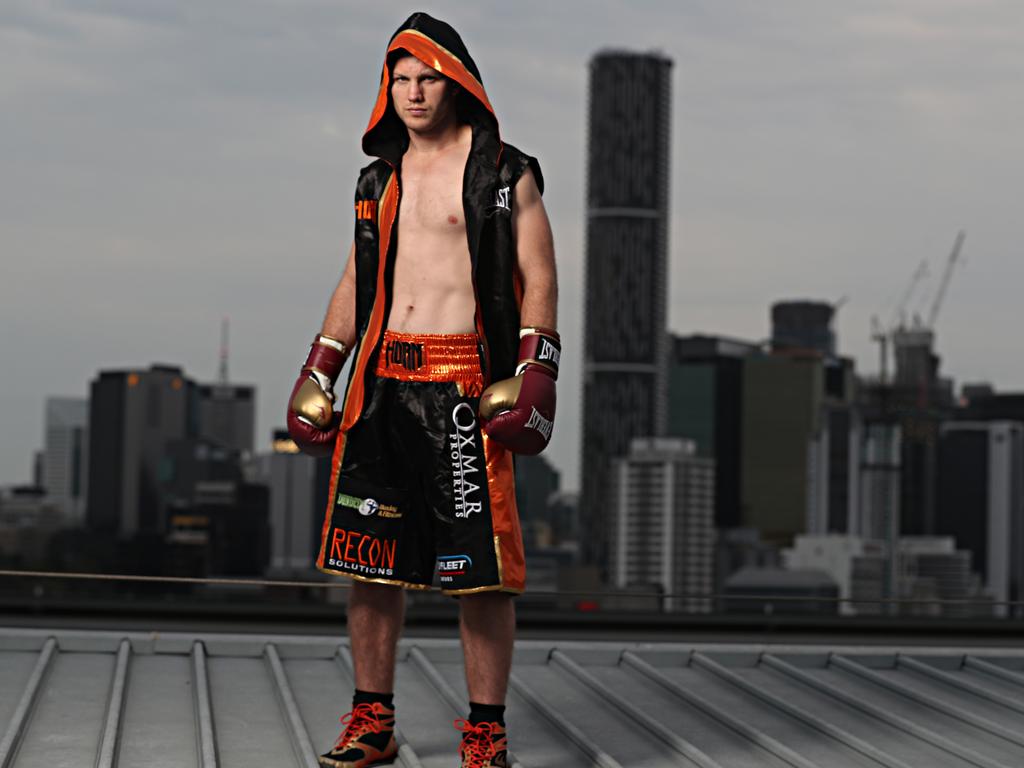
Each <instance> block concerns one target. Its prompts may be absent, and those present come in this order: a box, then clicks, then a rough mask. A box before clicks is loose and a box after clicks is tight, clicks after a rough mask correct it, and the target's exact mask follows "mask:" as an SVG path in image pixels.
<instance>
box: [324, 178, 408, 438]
mask: <svg viewBox="0 0 1024 768" xmlns="http://www.w3.org/2000/svg"><path fill="white" fill-rule="evenodd" d="M377 210H378V212H379V213H378V217H377V232H378V237H379V242H380V247H379V248H378V251H377V292H376V295H375V296H374V299H373V309H372V310H371V312H370V322H369V323H368V324H367V327H366V333H364V334H363V338H362V341H360V343H359V356H358V358H357V359H356V361H355V362H354V363H353V365H354V366H355V368H354V370H353V371H352V378H351V384H350V386H349V391H348V394H346V395H345V408H344V410H343V411H342V418H341V429H340V431H339V435H338V439H339V441H340V440H341V435H342V434H344V433H345V432H346V431H348V430H349V429H351V427H352V425H353V424H355V423H356V422H357V421H358V420H359V415H360V414H361V413H362V412H363V397H364V395H365V390H366V382H365V374H366V365H367V363H368V362H369V360H370V355H371V354H373V350H374V348H375V347H376V346H377V339H378V337H379V336H380V332H381V329H382V328H383V326H384V304H385V302H384V298H383V297H384V272H385V269H386V268H387V262H388V248H389V247H390V246H391V227H392V225H393V224H394V223H395V214H396V213H397V212H398V180H397V177H396V174H395V173H394V172H392V173H391V178H390V179H388V183H387V186H385V187H384V194H382V195H381V197H380V205H379V206H378V207H377ZM335 453H337V450H335Z"/></svg>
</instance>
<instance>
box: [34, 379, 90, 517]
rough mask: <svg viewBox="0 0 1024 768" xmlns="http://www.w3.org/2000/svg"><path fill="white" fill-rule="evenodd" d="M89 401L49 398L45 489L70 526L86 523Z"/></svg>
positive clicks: (45, 451) (45, 449) (45, 450)
mask: <svg viewBox="0 0 1024 768" xmlns="http://www.w3.org/2000/svg"><path fill="white" fill-rule="evenodd" d="M88 425H89V401H88V400H86V399H85V398H77V397H75V398H72V397H48V398H47V399H46V427H45V429H46V435H45V441H44V448H43V470H42V478H41V480H42V481H43V482H42V485H43V487H44V488H46V495H47V497H48V498H49V500H50V502H51V503H52V504H53V505H54V506H55V507H56V508H57V509H58V510H59V512H60V514H61V517H62V519H63V521H64V523H65V524H67V525H81V524H82V523H83V522H84V521H85V500H86V488H87V483H88V471H89V470H88V467H89V460H88V457H89V426H88Z"/></svg>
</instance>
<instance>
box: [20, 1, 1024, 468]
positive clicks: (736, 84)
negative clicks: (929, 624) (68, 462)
mask: <svg viewBox="0 0 1024 768" xmlns="http://www.w3.org/2000/svg"><path fill="white" fill-rule="evenodd" d="M427 10H428V11H430V12H434V13H436V14H437V15H439V16H441V17H442V18H446V19H449V20H450V21H452V22H453V23H454V24H455V25H456V26H457V27H458V28H459V30H460V32H461V33H462V35H463V37H464V39H465V40H466V42H467V44H468V45H469V47H470V50H471V51H473V53H474V55H475V57H476V58H477V59H478V63H479V64H480V67H481V70H482V72H483V76H484V80H485V82H486V84H487V87H488V91H489V93H490V95H491V97H492V100H493V101H494V103H495V105H496V108H497V109H498V112H499V117H500V118H501V121H502V127H503V132H504V135H505V136H506V138H507V139H509V140H510V141H512V142H513V143H515V144H516V145H518V146H520V147H522V148H523V149H524V150H526V151H529V152H531V153H534V154H537V155H538V156H539V157H540V159H541V162H542V164H543V166H544V171H545V176H546V179H547V182H548V184H547V191H546V193H545V200H546V203H547V205H548V208H549V212H550V214H551V218H552V222H553V226H554V229H555V235H556V244H557V248H558V258H559V270H560V278H561V281H562V286H561V288H562V290H561V295H562V306H561V312H560V317H561V325H562V330H563V337H564V338H565V340H566V344H565V347H566V354H565V358H564V363H565V366H564V368H563V377H562V379H561V383H560V386H561V388H562V395H561V397H560V405H559V423H558V426H557V427H556V430H555V442H554V444H553V450H552V456H553V457H554V459H555V460H556V462H557V463H558V465H559V467H560V468H561V469H563V470H564V475H563V480H564V481H565V482H566V483H567V484H569V485H570V486H572V485H574V484H575V482H576V472H577V463H578V462H577V459H578V455H579V450H578V445H577V441H578V426H579V413H578V409H579V408H580V401H579V397H578V393H577V392H576V391H575V390H576V388H577V387H578V384H579V376H580V370H581V361H582V349H581V347H580V345H581V344H582V335H581V330H582V298H583V297H582V295H581V290H582V276H583V242H584V220H583V189H584V180H585V168H586V136H585V128H586V110H587V103H588V102H587V99H588V81H587V61H588V59H589V57H590V56H591V55H592V54H593V53H594V52H595V51H597V50H599V49H601V48H605V47H609V46H613V47H623V48H629V49H634V50H652V49H658V50H661V51H663V52H664V53H665V54H667V55H669V56H670V57H672V59H673V60H674V62H675V65H674V73H673V82H674V86H673V148H672V168H673V175H672V196H671V199H672V222H671V233H672V246H671V266H670V277H671V291H670V295H671V297H672V299H671V307H670V312H669V317H670V322H671V326H672V327H673V328H674V329H676V330H679V331H691V330H696V329H698V328H699V329H701V330H704V331H706V332H715V331H719V332H722V333H727V334H730V335H734V336H741V337H749V338H764V337H765V336H767V335H768V320H767V318H768V305H769V303H770V302H771V301H772V300H774V299H777V298H780V297H784V296H793V295H805V296H812V297H821V298H826V299H835V298H838V297H839V296H841V295H843V294H849V295H850V303H849V304H848V305H847V306H846V307H844V308H843V309H842V311H841V312H840V314H839V318H838V332H839V338H840V346H841V348H842V349H843V351H844V352H847V353H852V354H855V355H856V356H857V357H858V359H859V361H860V365H861V367H862V368H865V369H871V368H873V367H874V365H875V359H876V350H875V349H874V348H873V346H872V345H871V342H870V340H869V334H868V328H869V325H868V324H869V319H870V315H871V314H872V313H874V312H876V311H878V309H879V308H880V307H882V306H884V305H885V304H886V302H887V301H888V300H889V297H890V296H892V295H893V293H894V291H896V290H897V289H898V287H899V286H902V285H903V284H904V283H905V281H906V280H907V279H909V275H910V273H911V271H912V270H913V268H914V266H916V264H917V262H918V261H920V260H921V259H922V258H924V257H929V258H931V259H933V261H934V262H935V263H937V262H938V261H941V259H942V258H944V256H945V254H946V253H947V252H948V249H949V246H950V244H951V242H952V239H953V236H954V235H955V233H956V231H957V229H959V228H961V227H966V228H967V229H968V239H967V243H966V245H965V254H966V256H967V258H968V265H967V266H966V267H965V268H964V269H963V270H962V271H960V272H959V273H958V275H957V276H956V278H955V281H954V284H953V286H952V287H951V290H950V297H949V300H948V301H947V304H946V307H945V308H944V310H943V316H942V318H941V320H940V333H939V346H940V352H941V353H942V354H943V356H944V361H945V362H944V365H945V366H946V367H947V368H948V369H949V370H951V371H953V372H954V373H956V374H957V375H960V376H967V377H971V376H974V375H975V373H974V372H975V371H983V372H985V373H986V375H989V376H992V377H995V378H996V379H997V383H998V384H1000V385H1001V386H1005V387H1013V386H1016V387H1021V386H1022V385H1024V363H1022V362H1021V361H1020V359H1019V356H1015V355H1011V354H1008V353H1004V354H1002V355H1000V354H999V348H1000V347H999V345H998V344H994V343H993V342H992V340H993V339H999V338H1002V337H1004V336H1005V329H1006V328H1012V327H1015V325H1016V323H1017V321H1018V318H1016V312H1015V310H1016V305H1017V301H1016V299H1015V297H1014V295H1013V292H1012V291H1013V289H1012V286H1015V285H1019V284H1021V282H1022V281H1024V262H1022V260H1021V259H1019V257H1018V254H1017V253H1016V251H1017V248H1018V246H1017V244H1018V243H1019V242H1021V241H1022V239H1024V238H1022V235H1024V232H1022V231H1021V228H1022V225H1020V224H1018V223H1017V222H1018V221H1019V217H1018V215H1017V211H1016V208H1015V206H1016V200H1017V198H1018V197H1019V194H1018V192H1019V179H1020V178H1021V176H1022V175H1024V158H1022V157H1021V154H1020V152H1019V134H1020V126H1021V125H1022V124H1024V93H1022V91H1021V89H1020V87H1019V84H1020V82H1021V81H1022V80H1024V53H1022V52H1021V48H1020V46H1019V40H1020V39H1021V38H1022V37H1024V17H1022V9H1021V6H1020V5H1019V4H1018V3H1017V2H1011V1H1010V0H1007V1H1006V2H953V1H952V0H927V2H925V1H924V0H902V1H901V2H895V3H893V2H881V1H880V0H878V1H875V0H865V1H864V2H858V3H856V4H854V5H846V6H842V7H839V6H836V5H834V4H823V3H820V2H816V1H815V0H791V1H790V2H786V3H764V2H760V1H759V0H737V1H736V2H730V3H719V2H712V1H711V0H704V1H702V2H691V3H685V4H680V3H665V2H648V3H627V2H611V3H605V4H599V5H594V4H583V3H582V2H573V3H550V2H544V3H541V2H537V1H536V0H524V1H523V2H517V3H504V4H465V3H459V2H454V1H452V2H441V1H438V2H434V3H432V4H431V5H430V7H429V8H427ZM408 13H409V8H408V6H406V5H402V4H398V3H386V2H385V3H373V4H359V5H353V4H344V3H337V2H335V0H301V2H300V1H298V0H289V1H288V2H285V0H245V1H244V2H243V0H216V1H215V2H202V3H167V2H158V1H156V0H152V1H150V2H142V1H141V0H102V1H96V2H80V1H78V0H65V1H64V2H54V1H51V2H41V1H40V0H31V2H30V1H29V0H8V2H6V3H4V4H3V6H2V7H0V110H2V111H3V113H4V116H5V119H4V121H3V122H2V123H0V154H2V156H3V158H4V174H3V177H2V181H0V225H2V226H0V233H2V234H0V246H2V248H3V253H4V275H3V279H0V322H2V323H3V324H4V327H5V328H7V329H15V330H14V331H13V332H11V331H10V330H9V331H8V332H7V333H5V334H4V335H3V336H2V337H0V356H2V357H3V359H5V360H9V361H17V364H16V365H7V366H4V369H3V373H0V385H2V386H0V433H2V434H4V435H5V436H8V437H7V439H6V440H5V441H3V444H0V481H16V480H24V479H25V477H26V476H27V468H28V446H33V445H38V444H39V442H40V439H41V433H42V425H41V416H42V408H43V397H44V395H46V394H51V393H53V394H65V393H79V394H83V395H84V394H85V393H86V391H87V386H88V381H89V379H90V378H91V377H92V376H93V375H94V374H95V372H96V370H97V369H98V368H101V367H109V366H115V365H118V366H120V365H147V364H148V363H149V362H151V361H152V360H156V359H163V360H168V359H171V360H172V361H175V362H179V363H181V364H183V365H184V366H185V368H186V370H187V371H188V372H189V373H190V374H191V375H193V376H195V377H197V378H200V379H205V378H210V377H212V376H213V375H214V374H215V372H216V362H217V330H218V328H219V322H220V317H221V316H222V315H223V314H228V315H230V316H231V317H232V371H233V373H234V374H235V375H236V376H238V377H239V378H240V379H242V380H247V381H250V382H253V383H255V384H257V385H258V387H259V408H260V410H259V426H258V429H259V431H258V436H259V439H260V440H261V442H262V441H264V440H265V438H266V437H267V436H268V435H269V431H270V429H271V428H272V427H274V426H277V425H278V424H279V423H280V421H281V410H282V406H281V403H282V402H283V401H284V398H286V396H287V390H288V388H289V386H290V383H291V379H292V377H293V375H294V372H295V369H296V368H297V366H298V365H299V364H300V363H301V360H300V359H299V358H301V356H302V354H303V350H304V348H305V345H306V344H308V338H309V335H310V334H311V333H312V332H313V331H315V329H316V327H317V325H318V324H319V322H320V319H321V317H322V313H323V310H324V306H325V304H326V301H327V297H328V296H329V293H330V290H331V288H332V287H333V281H334V280H335V279H336V277H337V275H338V274H339V272H340V268H341V259H342V258H343V255H344V253H345V251H346V249H347V244H348V240H349V238H350V236H351V234H350V233H351V199H352V184H353V181H354V179H355V174H356V172H357V170H358V168H359V167H360V166H361V165H363V164H364V163H365V158H364V157H363V156H362V155H361V154H360V153H359V151H358V137H359V134H360V133H361V131H362V129H363V127H364V125H365V122H366V119H367V116H368V111H369V109H370V106H371V104H372V100H373V95H374V93H375V90H376V83H377V78H378V76H379V67H380V60H381V56H382V53H383V50H384V46H385V42H386V40H387V38H388V36H389V35H390V34H391V32H392V31H393V30H394V29H395V28H396V27H397V26H398V24H399V23H400V22H401V21H402V19H404V18H405V16H407V15H408ZM593 93H594V94H595V97H596V98H600V97H601V92H600V84H599V83H598V84H595V85H594V91H593ZM26 371H27V372H30V375H24V374H25V372H26ZM39 382H44V384H43V385H40V384H39ZM563 406H564V407H563Z"/></svg>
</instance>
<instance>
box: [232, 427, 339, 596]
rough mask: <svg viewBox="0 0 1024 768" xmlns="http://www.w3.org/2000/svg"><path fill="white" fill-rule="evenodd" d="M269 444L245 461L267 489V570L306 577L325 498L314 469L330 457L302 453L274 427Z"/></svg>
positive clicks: (253, 477) (280, 575) (253, 476)
mask: <svg viewBox="0 0 1024 768" xmlns="http://www.w3.org/2000/svg"><path fill="white" fill-rule="evenodd" d="M272 445H273V448H272V450H271V452H270V453H261V454H258V455H257V456H255V457H254V459H253V460H252V461H251V462H250V463H249V466H248V471H247V476H248V477H249V478H250V479H251V480H253V481H254V482H258V483H262V484H264V485H266V486H267V487H268V488H269V489H270V499H269V505H270V533H271V536H270V570H269V575H271V576H273V577H276V578H290V577H296V576H303V577H308V576H310V575H312V574H313V573H316V568H315V567H314V562H315V560H316V554H317V550H318V547H319V544H320V530H321V528H322V526H323V522H324V511H325V510H326V508H327V505H326V502H323V503H321V501H320V498H319V495H318V491H319V490H320V489H319V485H318V475H319V473H318V467H319V465H320V464H322V463H324V462H326V463H327V464H328V465H329V464H330V458H323V459H318V458H315V457H313V456H307V455H306V454H304V453H300V452H299V450H298V447H297V446H296V445H295V443H294V442H293V441H292V440H291V438H290V437H289V436H288V431H287V430H284V429H279V430H275V431H274V438H273V443H272Z"/></svg>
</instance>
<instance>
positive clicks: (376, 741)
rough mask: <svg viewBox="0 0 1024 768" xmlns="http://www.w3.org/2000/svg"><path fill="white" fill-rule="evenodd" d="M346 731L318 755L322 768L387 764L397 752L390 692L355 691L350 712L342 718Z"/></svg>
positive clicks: (363, 767) (356, 767)
mask: <svg viewBox="0 0 1024 768" xmlns="http://www.w3.org/2000/svg"><path fill="white" fill-rule="evenodd" d="M341 724H342V725H344V726H345V730H344V731H342V732H341V735H340V736H339V737H338V741H337V742H336V743H335V744H334V746H333V747H332V748H331V749H330V750H328V751H327V752H325V753H324V754H322V755H320V757H319V758H318V762H319V763H320V765H322V766H324V768H369V766H372V765H381V764H383V763H390V762H392V761H393V760H394V759H395V756H396V755H397V754H398V744H397V742H396V741H395V708H394V705H393V704H392V700H391V696H390V695H389V694H372V693H371V694H367V693H362V692H360V691H356V695H355V697H354V699H353V702H352V711H351V712H349V713H348V714H347V715H343V716H342V718H341Z"/></svg>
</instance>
